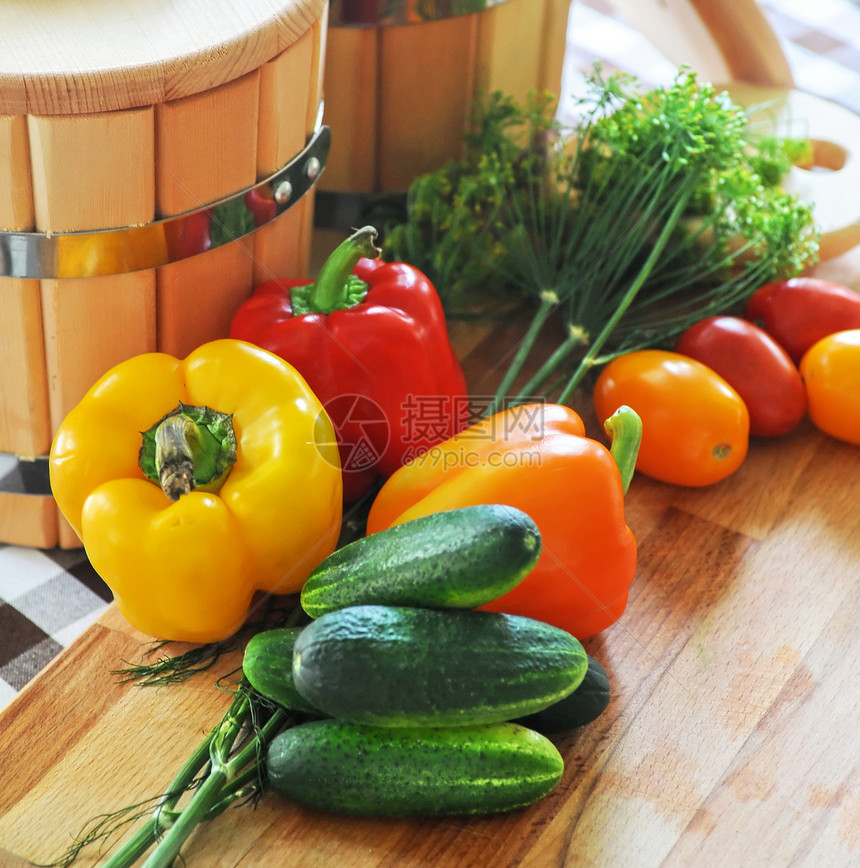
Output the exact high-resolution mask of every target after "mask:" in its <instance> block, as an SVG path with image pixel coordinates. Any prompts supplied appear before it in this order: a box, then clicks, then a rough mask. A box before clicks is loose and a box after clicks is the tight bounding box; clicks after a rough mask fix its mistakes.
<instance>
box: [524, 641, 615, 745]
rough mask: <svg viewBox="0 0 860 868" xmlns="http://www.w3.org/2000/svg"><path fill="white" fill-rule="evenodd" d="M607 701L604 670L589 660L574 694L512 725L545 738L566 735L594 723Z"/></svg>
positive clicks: (607, 687)
mask: <svg viewBox="0 0 860 868" xmlns="http://www.w3.org/2000/svg"><path fill="white" fill-rule="evenodd" d="M610 698H611V693H610V688H609V676H608V675H607V674H606V670H605V669H604V668H603V666H602V665H601V664H600V663H599V662H598V661H597V660H595V659H594V658H593V657H589V658H588V669H587V670H586V672H585V678H583V679H582V683H581V684H580V685H579V687H577V688H576V690H574V691H573V693H570V694H568V695H567V696H565V697H564V698H563V699H559V701H558V702H554V703H553V704H552V705H549V706H547V707H546V708H543V709H541V710H540V711H536V712H535V713H534V714H529V715H526V716H525V717H521V718H519V719H517V720H516V721H515V722H516V723H519V724H522V725H523V726H528V727H530V728H531V729H536V730H537V731H538V732H540V733H543V734H544V735H552V734H554V733H557V732H566V731H567V730H570V729H576V728H577V727H580V726H585V725H586V724H589V723H592V722H593V721H595V720H597V718H598V717H600V715H601V714H603V712H604V711H606V707H607V706H608V705H609V700H610Z"/></svg>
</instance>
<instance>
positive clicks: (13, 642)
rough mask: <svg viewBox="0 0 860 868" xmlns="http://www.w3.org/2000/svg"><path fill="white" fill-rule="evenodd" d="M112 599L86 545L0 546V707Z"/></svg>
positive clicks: (80, 631)
mask: <svg viewBox="0 0 860 868" xmlns="http://www.w3.org/2000/svg"><path fill="white" fill-rule="evenodd" d="M110 600H111V593H110V590H109V589H108V588H107V586H106V585H105V584H104V582H103V581H102V580H101V579H100V578H99V577H98V576H97V575H96V573H95V571H94V570H93V568H92V567H91V566H90V564H89V562H88V561H87V559H86V557H85V556H84V554H83V552H82V551H79V550H76V551H63V550H61V549H56V550H52V551H39V550H37V549H24V548H18V547H16V546H0V708H2V707H3V706H5V705H6V704H8V703H9V702H10V701H11V700H12V699H13V697H14V696H15V695H16V694H17V693H18V691H19V690H20V689H21V688H22V687H23V686H24V685H25V684H26V683H27V682H28V681H30V679H31V678H33V676H34V675H36V673H38V672H39V670H40V669H42V667H44V666H45V664H46V663H48V662H49V661H50V660H51V659H52V658H53V657H54V656H55V655H56V654H57V653H58V652H59V651H61V650H62V649H63V648H65V647H66V646H67V645H68V644H69V643H70V642H72V641H73V640H74V639H76V638H77V637H78V636H79V635H80V634H81V633H82V632H83V631H84V630H85V629H86V628H87V627H88V626H89V625H90V624H91V623H92V621H93V620H94V619H95V618H97V617H98V615H99V614H100V613H101V612H102V611H103V610H104V609H105V608H106V607H107V605H108V603H109V602H110Z"/></svg>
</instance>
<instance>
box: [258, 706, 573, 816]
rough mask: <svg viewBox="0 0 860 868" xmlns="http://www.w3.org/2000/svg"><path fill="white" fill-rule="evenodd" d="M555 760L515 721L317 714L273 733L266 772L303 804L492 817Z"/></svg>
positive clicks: (525, 793) (549, 776)
mask: <svg viewBox="0 0 860 868" xmlns="http://www.w3.org/2000/svg"><path fill="white" fill-rule="evenodd" d="M562 772H563V762H562V758H561V755H560V754H559V752H558V750H557V749H556V748H555V746H554V745H553V744H552V742H550V741H549V740H548V739H547V738H545V737H544V736H542V735H539V734H538V733H536V732H533V731H532V730H530V729H527V728H525V727H522V726H517V725H516V724H513V723H499V724H489V725H484V726H475V727H423V728H420V727H419V728H411V727H409V728H404V729H394V730H392V729H386V728H382V727H377V726H367V725H364V724H356V723H348V722H346V721H341V720H331V719H329V720H315V721H311V722H309V723H303V724H300V725H299V726H294V727H292V728H290V729H287V730H285V731H284V732H282V733H280V734H279V735H277V736H275V738H274V739H273V740H272V742H271V744H270V745H269V748H268V751H267V755H266V774H267V777H268V780H269V783H270V784H271V786H272V789H274V790H275V791H276V792H278V793H280V794H281V795H283V796H285V797H286V798H288V799H292V800H293V801H296V802H298V803H299V804H302V805H306V806H308V807H312V808H317V809H319V810H323V811H332V812H335V813H343V814H358V815H363V816H374V817H407V816H425V817H428V816H442V815H467V814H492V813H498V812H500V811H510V810H514V809H516V808H522V807H525V806H526V805H530V804H532V803H533V802H536V801H537V800H538V799H541V798H543V797H544V796H545V795H546V794H547V793H549V792H550V790H552V789H553V787H555V786H556V784H557V783H558V782H559V780H560V779H561V775H562Z"/></svg>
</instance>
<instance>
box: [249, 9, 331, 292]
mask: <svg viewBox="0 0 860 868" xmlns="http://www.w3.org/2000/svg"><path fill="white" fill-rule="evenodd" d="M321 30H322V28H321V27H319V26H318V27H315V28H312V29H311V30H310V31H308V33H306V34H305V35H304V36H303V37H302V38H301V40H299V41H298V42H297V43H296V44H295V45H294V46H293V47H292V48H290V49H289V50H288V51H286V52H284V53H283V54H282V55H281V56H280V57H278V58H276V59H275V60H273V61H271V62H270V63H267V64H266V65H265V66H263V67H262V69H261V71H260V113H259V115H260V116H259V129H258V140H257V177H258V178H265V177H267V176H269V175H271V174H272V172H275V171H277V170H278V169H279V168H281V167H282V166H284V165H285V164H286V163H287V162H288V161H289V160H290V159H292V158H293V157H294V156H295V155H296V154H297V153H298V152H299V151H301V149H302V148H303V147H304V146H305V143H306V141H307V139H308V137H309V135H310V134H311V132H312V131H313V125H314V122H315V119H316V115H317V111H318V106H319V98H320V94H319V62H320V59H321V44H320V43H321ZM312 198H313V197H312V194H308V195H306V196H304V197H303V198H302V199H301V200H300V201H299V202H297V203H296V204H294V205H293V206H292V207H291V208H290V209H289V210H288V211H286V212H285V213H284V214H282V215H281V216H280V217H279V218H278V219H277V220H275V221H274V222H272V223H268V224H266V225H265V226H263V227H261V228H260V229H258V230H257V231H256V232H255V233H254V236H253V248H254V270H253V282H254V284H255V285H256V284H257V283H261V282H262V281H264V280H268V279H269V278H272V277H302V276H303V275H306V274H307V272H308V267H309V257H310V231H311V225H312V218H313V208H312Z"/></svg>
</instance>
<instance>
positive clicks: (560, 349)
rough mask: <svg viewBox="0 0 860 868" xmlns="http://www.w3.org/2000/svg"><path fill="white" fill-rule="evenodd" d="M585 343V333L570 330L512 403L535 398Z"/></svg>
mask: <svg viewBox="0 0 860 868" xmlns="http://www.w3.org/2000/svg"><path fill="white" fill-rule="evenodd" d="M583 342H584V338H583V333H582V332H581V331H580V330H578V329H570V333H569V334H568V336H567V337H566V338H565V340H564V341H563V342H562V343H561V344H559V345H558V346H557V347H556V348H555V350H554V351H553V353H552V354H551V355H550V357H549V358H548V359H547V360H546V361H545V362H544V363H543V364H542V365H541V366H540V368H538V370H537V371H536V372H535V374H534V375H533V376H532V378H531V379H530V380H529V381H528V382H527V383H525V384H524V385H523V386H522V388H521V389H520V390H519V392H517V394H516V395H515V396H514V397H513V398H512V399H511V403H513V404H520V403H522V402H523V401H526V400H528V399H529V398H530V397H533V395H532V393H533V392H535V391H537V390H538V389H539V388H540V387H541V386H543V384H544V383H545V382H546V381H547V380H548V379H549V378H550V377H551V376H552V375H553V374H554V373H555V371H556V369H557V368H558V366H559V365H560V364H561V363H562V362H563V361H564V360H565V359H566V358H567V357H568V356H569V355H570V354H571V353H572V352H573V351H574V350H575V349H576V348H577V347H579V346H581V345H582V344H583Z"/></svg>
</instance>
